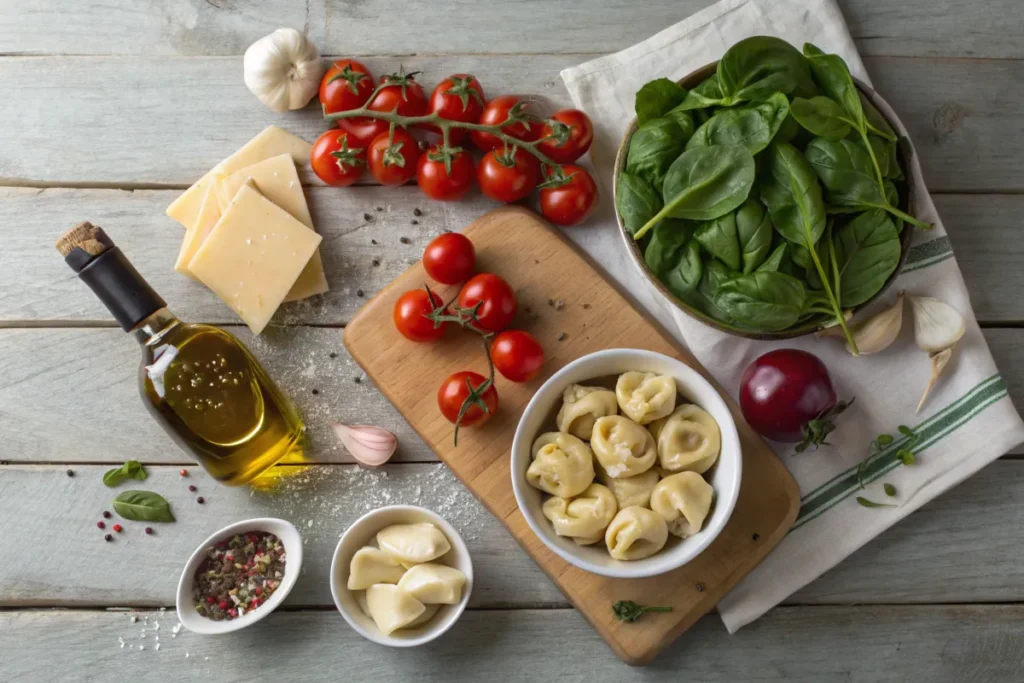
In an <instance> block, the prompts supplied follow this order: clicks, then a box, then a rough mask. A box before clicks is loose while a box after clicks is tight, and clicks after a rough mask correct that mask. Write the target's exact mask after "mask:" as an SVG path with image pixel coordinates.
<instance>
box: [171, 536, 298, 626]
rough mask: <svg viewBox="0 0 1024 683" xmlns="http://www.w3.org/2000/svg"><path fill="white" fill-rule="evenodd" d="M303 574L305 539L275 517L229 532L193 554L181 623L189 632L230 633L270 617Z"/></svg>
mask: <svg viewBox="0 0 1024 683" xmlns="http://www.w3.org/2000/svg"><path fill="white" fill-rule="evenodd" d="M301 568H302V537H301V536H300V535H299V532H298V530H297V529H296V528H295V525H293V524H292V523H291V522H287V521H285V520H283V519H276V518H274V517H259V518H256V519H247V520H245V521H243V522H237V523H235V524H232V525H230V526H226V527H224V528H223V529H221V530H220V531H218V532H217V533H215V534H213V535H212V536H210V537H209V538H207V539H206V540H205V541H203V543H202V544H201V545H200V546H199V547H198V548H196V551H195V552H194V553H192V557H190V558H189V559H188V562H187V563H186V564H185V570H184V571H183V572H182V573H181V579H180V580H179V581H178V597H177V609H178V620H179V621H181V623H182V625H183V626H184V627H185V628H187V629H188V630H189V631H193V632H195V633H203V634H210V635H214V634H218V633H231V632H232V631H237V630H239V629H242V628H245V627H246V626H249V625H251V624H255V623H256V622H257V621H259V620H260V619H262V618H263V617H265V616H267V615H268V614H270V613H271V612H273V611H274V610H275V609H277V606H278V605H280V604H281V602H282V601H284V599H285V598H286V597H287V596H288V593H289V592H291V589H292V587H293V586H294V585H295V581H296V580H297V579H298V577H299V570H300V569H301Z"/></svg>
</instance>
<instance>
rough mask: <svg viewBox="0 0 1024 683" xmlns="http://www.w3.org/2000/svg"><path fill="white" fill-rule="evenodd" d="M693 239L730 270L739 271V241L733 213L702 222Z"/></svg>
mask: <svg viewBox="0 0 1024 683" xmlns="http://www.w3.org/2000/svg"><path fill="white" fill-rule="evenodd" d="M693 239H694V240H696V241H697V242H698V243H699V244H700V246H702V247H704V251H706V252H708V253H709V254H711V255H712V256H714V257H715V258H717V259H719V260H720V261H721V262H722V263H724V264H725V265H726V266H727V267H728V268H729V269H730V270H737V271H738V270H739V269H740V265H741V260H740V259H741V257H740V241H739V238H738V237H737V235H736V214H735V213H727V214H725V215H724V216H719V217H718V218H714V219H712V220H710V221H704V222H703V223H701V225H700V227H699V228H697V232H695V233H694V234H693Z"/></svg>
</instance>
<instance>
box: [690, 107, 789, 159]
mask: <svg viewBox="0 0 1024 683" xmlns="http://www.w3.org/2000/svg"><path fill="white" fill-rule="evenodd" d="M787 116H789V100H787V99H786V96H785V95H783V94H782V93H780V92H777V93H774V94H773V95H771V96H770V97H769V98H768V99H767V100H765V101H764V102H762V103H760V104H756V105H750V106H747V107H738V108H735V109H723V110H721V111H719V112H718V113H717V114H715V115H714V116H712V117H711V118H710V119H709V120H708V121H707V123H705V124H703V125H701V127H700V128H698V129H697V131H696V132H695V133H694V134H693V137H691V138H690V140H689V142H687V143H686V149H693V148H694V147H708V146H710V145H742V146H743V147H746V148H747V149H748V150H750V153H751V154H757V153H758V152H760V151H761V150H762V149H764V148H765V147H767V146H768V143H770V142H771V141H772V138H774V137H775V134H776V133H778V132H779V128H780V127H781V126H782V123H783V121H785V120H786V117H787Z"/></svg>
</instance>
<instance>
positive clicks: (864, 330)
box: [816, 292, 903, 356]
mask: <svg viewBox="0 0 1024 683" xmlns="http://www.w3.org/2000/svg"><path fill="white" fill-rule="evenodd" d="M902 327H903V292H900V293H899V296H897V297H896V301H895V302H894V303H893V304H892V305H891V306H889V307H888V308H885V309H883V310H881V311H879V312H878V313H876V314H875V315H873V316H872V317H870V318H868V319H867V320H865V321H864V322H862V323H860V324H859V325H851V326H850V333H851V334H852V335H853V341H854V342H856V344H857V350H858V351H859V352H860V355H863V356H866V355H869V354H872V353H879V352H881V351H884V350H885V349H887V348H889V346H891V345H892V343H893V342H894V341H896V337H898V336H899V335H900V329H901V328H902ZM816 334H817V335H818V336H819V337H837V338H839V339H846V335H844V334H843V330H842V328H841V327H840V326H839V325H834V326H832V327H827V328H825V329H824V330H820V331H819V332H817V333H816ZM846 348H847V350H848V351H850V353H853V350H852V349H850V344H849V343H847V344H846Z"/></svg>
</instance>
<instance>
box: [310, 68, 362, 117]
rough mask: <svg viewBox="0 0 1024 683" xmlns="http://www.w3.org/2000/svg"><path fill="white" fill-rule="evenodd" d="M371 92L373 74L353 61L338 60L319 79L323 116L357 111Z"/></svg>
mask: <svg viewBox="0 0 1024 683" xmlns="http://www.w3.org/2000/svg"><path fill="white" fill-rule="evenodd" d="M372 92H373V74H371V73H370V70H369V69H367V68H366V66H364V65H363V64H361V63H360V62H357V61H355V60H354V59H339V60H338V61H336V62H334V63H333V64H331V66H330V68H328V69H327V71H326V72H325V73H324V77H323V78H322V79H320V104H321V105H322V106H323V108H324V113H325V114H333V113H335V112H339V111H349V110H350V109H359V108H360V107H362V106H363V105H364V104H366V100H368V99H370V93H372Z"/></svg>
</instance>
